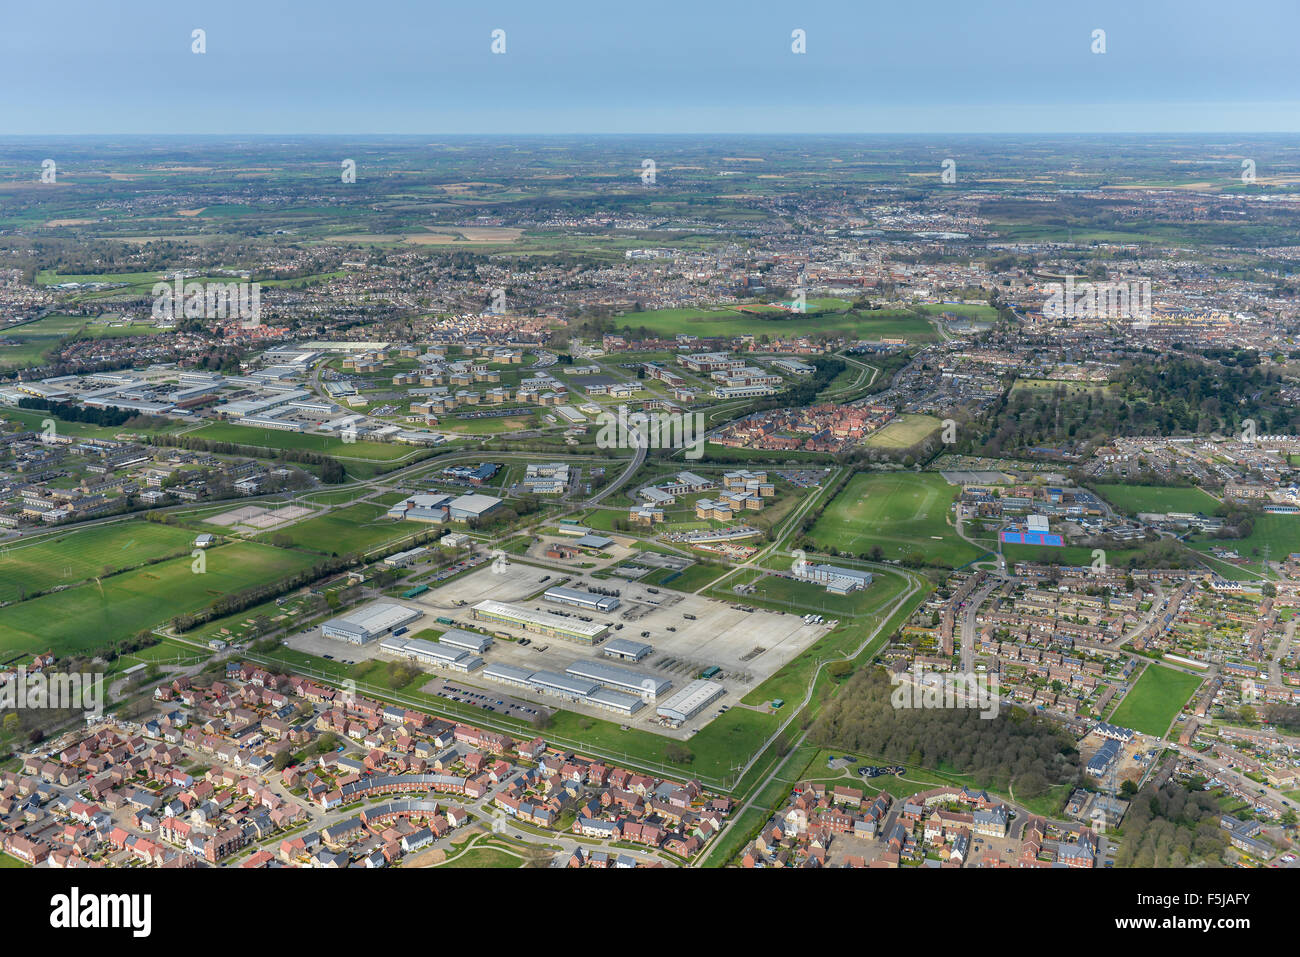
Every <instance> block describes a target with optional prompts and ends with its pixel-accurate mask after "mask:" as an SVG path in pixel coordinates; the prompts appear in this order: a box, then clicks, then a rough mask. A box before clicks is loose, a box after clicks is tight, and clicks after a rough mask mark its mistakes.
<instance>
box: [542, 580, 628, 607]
mask: <svg viewBox="0 0 1300 957" xmlns="http://www.w3.org/2000/svg"><path fill="white" fill-rule="evenodd" d="M542 597H543V598H545V599H546V600H547V601H553V602H555V603H556V604H557V605H574V606H576V607H578V608H586V609H588V610H589V611H605V612H609V611H613V610H614V609H615V608H617V607H618V606H619V605H620V604H622V602H620V601H619V600H618V599H617V598H615V597H613V596H612V595H595V594H592V593H591V592H589V591H579V590H578V589H576V588H564V587H563V586H561V585H556V586H555V587H554V588H548V589H546V592H545V593H544V594H543V595H542Z"/></svg>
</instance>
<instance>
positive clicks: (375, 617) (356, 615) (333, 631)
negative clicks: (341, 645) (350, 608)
mask: <svg viewBox="0 0 1300 957" xmlns="http://www.w3.org/2000/svg"><path fill="white" fill-rule="evenodd" d="M423 617H424V612H422V611H420V610H419V609H418V608H407V607H406V606H405V605H398V604H395V603H393V602H376V603H375V604H373V605H368V606H367V607H365V608H360V609H358V610H357V611H354V612H352V613H351V614H348V615H342V616H340V617H338V618H331V619H330V620H329V621H327V622H325V624H323V625H322V626H321V634H322V635H324V636H325V637H326V638H337V639H339V640H340V641H347V642H351V643H352V644H354V645H364V644H366V643H367V642H370V641H374V640H375V639H376V638H381V637H383V636H384V635H386V634H388V633H390V632H391V631H393V629H395V628H401V627H403V626H405V625H409V624H410V623H411V622H413V621H419V620H420V619H421V618H423Z"/></svg>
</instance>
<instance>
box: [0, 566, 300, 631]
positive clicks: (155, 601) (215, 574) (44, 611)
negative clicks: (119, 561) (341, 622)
mask: <svg viewBox="0 0 1300 957" xmlns="http://www.w3.org/2000/svg"><path fill="white" fill-rule="evenodd" d="M205 560H206V571H205V572H204V573H203V574H196V573H195V572H194V571H193V570H192V568H191V561H192V559H191V558H190V556H189V555H186V556H185V557H183V558H175V559H170V560H168V561H165V562H159V563H158V564H157V565H149V566H147V567H145V568H137V569H135V570H133V571H129V572H123V573H122V574H121V575H114V576H113V577H112V578H106V579H104V580H103V581H102V582H88V583H86V584H84V585H77V586H76V587H73V588H68V589H65V590H64V591H60V592H55V593H54V594H51V595H42V596H41V597H40V598H32V599H30V600H28V601H24V602H18V603H17V604H14V605H9V606H8V607H6V608H0V652H12V651H22V652H25V653H27V654H37V653H39V652H43V651H51V650H52V651H54V652H55V654H70V653H74V652H93V651H95V650H96V649H99V648H102V647H104V646H105V645H108V644H111V643H112V642H114V641H118V640H120V639H122V638H129V637H131V636H132V635H134V634H136V633H137V632H139V631H143V630H145V629H148V628H153V627H154V626H156V625H159V624H162V623H164V622H166V621H167V620H168V619H169V618H171V617H172V616H173V615H176V614H180V613H183V612H193V611H198V610H199V609H201V608H204V607H206V606H207V605H208V604H210V603H211V602H213V601H214V600H215V599H217V598H220V597H221V596H222V595H227V594H230V593H231V592H237V591H240V590H242V589H244V588H247V587H249V586H250V585H255V584H263V583H266V582H270V581H274V580H275V579H277V578H280V577H282V576H284V575H286V574H289V573H291V572H294V571H297V570H299V569H301V568H305V567H307V566H308V565H311V564H312V563H313V562H314V561H316V560H317V556H315V555H312V554H310V553H309V552H300V551H293V550H289V549H283V548H272V547H271V546H270V545H259V544H256V543H254V542H232V543H230V544H228V545H219V546H217V547H216V548H211V549H208V551H207V552H206V553H205Z"/></svg>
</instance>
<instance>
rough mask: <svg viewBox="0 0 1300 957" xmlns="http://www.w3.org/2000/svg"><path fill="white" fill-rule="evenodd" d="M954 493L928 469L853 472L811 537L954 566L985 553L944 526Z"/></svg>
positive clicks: (824, 543) (844, 548) (822, 543)
mask: <svg viewBox="0 0 1300 957" xmlns="http://www.w3.org/2000/svg"><path fill="white" fill-rule="evenodd" d="M957 491H958V489H957V487H956V486H954V485H949V484H948V483H947V482H945V481H944V480H943V479H942V478H941V477H940V476H938V475H930V474H927V473H912V472H909V473H903V474H889V475H884V474H865V473H864V474H859V475H855V476H853V478H852V479H851V480H850V481H849V484H848V485H847V486H845V488H844V491H842V492H841V493H840V494H839V495H838V496H836V498H835V500H834V501H833V502H831V504H830V505H829V506H828V507H827V509H826V511H824V512H823V513H822V514H821V517H820V518H819V519H817V524H816V525H814V526H813V528H812V532H811V533H810V536H811V538H812V539H813V541H814V542H816V544H817V546H818V548H821V549H829V548H837V549H839V550H840V551H841V552H851V553H853V554H855V555H862V554H865V553H869V552H870V551H871V548H872V546H874V545H879V546H880V548H881V550H882V551H883V552H884V557H885V558H903V557H905V556H908V555H919V556H921V557H923V558H925V559H926V560H929V561H936V562H942V563H944V564H945V565H949V566H951V567H953V568H957V567H960V566H962V565H965V564H966V563H967V562H971V561H974V560H975V559H977V558H979V557H980V556H981V555H982V554H984V552H983V550H981V549H979V548H976V547H975V546H974V545H971V544H970V543H969V542H966V541H964V540H963V539H961V538H959V537H958V536H957V533H956V532H955V531H954V530H953V528H952V527H951V526H950V525H949V524H948V521H947V519H948V508H949V506H950V505H951V504H952V502H953V499H954V498H956V497H957Z"/></svg>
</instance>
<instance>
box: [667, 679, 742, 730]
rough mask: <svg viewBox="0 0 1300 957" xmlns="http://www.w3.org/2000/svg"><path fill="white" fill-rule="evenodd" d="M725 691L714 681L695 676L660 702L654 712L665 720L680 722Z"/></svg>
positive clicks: (701, 709) (698, 711)
mask: <svg viewBox="0 0 1300 957" xmlns="http://www.w3.org/2000/svg"><path fill="white" fill-rule="evenodd" d="M726 693H727V689H726V688H724V687H723V686H722V685H720V684H718V683H717V682H716V681H705V680H704V679H703V678H697V679H696V680H695V681H692V682H691V683H690V684H688V685H687V686H686V687H685V688H683V689H682V690H681V691H679V692H677V694H675V695H673V696H672V697H671V698H669V699H668V700H667V701H665V702H664V703H663V704H661V705H660V706H659V708H658V710H657V712H656V713H657V714H658V715H659V717H661V718H664V719H665V720H667V721H673V722H676V723H677V724H681V723H682V722H683V721H689V720H690V719H691V718H693V717H695V716H696V715H697V714H699V713H700V712H701V711H703V710H704V709H705V708H707V707H708V706H709V705H710V704H712V703H713V702H715V701H717V700H718V699H719V698H721V697H722V696H723V695H724V694H726Z"/></svg>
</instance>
